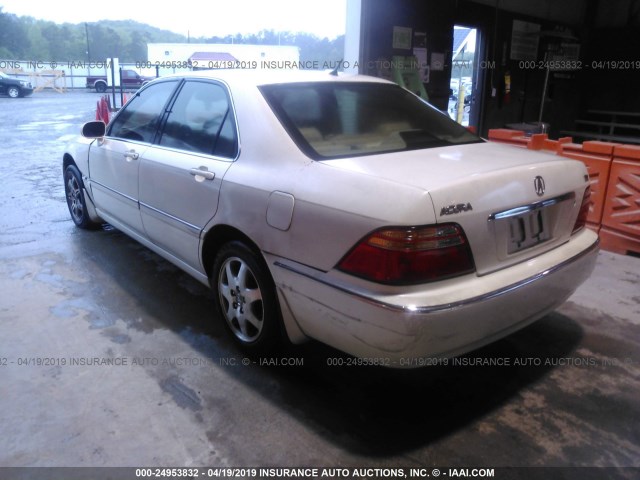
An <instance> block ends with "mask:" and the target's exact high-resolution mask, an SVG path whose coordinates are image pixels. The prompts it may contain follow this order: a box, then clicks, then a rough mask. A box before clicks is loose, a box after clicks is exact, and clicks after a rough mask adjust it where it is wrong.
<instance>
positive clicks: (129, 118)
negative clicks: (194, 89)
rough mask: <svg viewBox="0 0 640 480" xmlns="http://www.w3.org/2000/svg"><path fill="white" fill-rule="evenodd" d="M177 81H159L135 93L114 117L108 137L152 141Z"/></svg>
mask: <svg viewBox="0 0 640 480" xmlns="http://www.w3.org/2000/svg"><path fill="white" fill-rule="evenodd" d="M176 85H177V81H175V82H160V83H157V84H154V85H150V86H149V87H147V88H145V89H144V90H142V91H140V92H138V93H136V96H135V97H133V98H132V99H131V101H130V102H129V103H128V104H127V106H126V107H125V108H124V110H123V111H122V112H120V113H119V114H118V116H117V117H115V118H114V120H113V122H112V123H111V126H110V129H109V133H108V135H109V136H110V137H116V138H122V139H125V140H136V141H139V142H146V143H152V142H153V139H154V137H155V135H156V130H157V129H158V124H159V122H160V119H161V118H162V115H163V113H164V110H165V107H166V105H167V102H168V101H169V98H170V97H171V94H172V93H173V91H174V90H175V87H176Z"/></svg>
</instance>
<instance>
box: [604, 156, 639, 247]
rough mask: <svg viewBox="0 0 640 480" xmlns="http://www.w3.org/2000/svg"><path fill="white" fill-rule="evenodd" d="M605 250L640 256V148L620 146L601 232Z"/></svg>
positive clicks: (614, 164) (612, 168)
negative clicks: (638, 254)
mask: <svg viewBox="0 0 640 480" xmlns="http://www.w3.org/2000/svg"><path fill="white" fill-rule="evenodd" d="M600 240H601V245H602V248H604V249H605V250H609V251H611V252H616V253H621V254H626V253H629V252H636V253H640V147H639V146H635V145H618V146H616V147H615V148H614V151H613V163H612V164H611V173H610V174H609V182H608V186H607V196H606V200H605V204H604V211H603V216H602V228H601V229H600Z"/></svg>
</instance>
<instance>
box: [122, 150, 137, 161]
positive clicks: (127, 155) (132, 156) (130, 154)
mask: <svg viewBox="0 0 640 480" xmlns="http://www.w3.org/2000/svg"><path fill="white" fill-rule="evenodd" d="M139 157H140V154H139V153H137V152H136V151H135V150H129V151H128V152H124V158H126V159H127V160H137V159H138V158H139Z"/></svg>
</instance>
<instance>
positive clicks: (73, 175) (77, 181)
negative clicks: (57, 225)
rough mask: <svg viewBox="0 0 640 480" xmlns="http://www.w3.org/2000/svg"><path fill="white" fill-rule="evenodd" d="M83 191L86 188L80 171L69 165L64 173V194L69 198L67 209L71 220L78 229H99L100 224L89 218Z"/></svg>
mask: <svg viewBox="0 0 640 480" xmlns="http://www.w3.org/2000/svg"><path fill="white" fill-rule="evenodd" d="M83 190H84V186H83V183H82V175H80V170H78V167H76V166H75V165H69V166H68V167H67V168H66V169H65V171H64V193H65V197H66V198H67V207H68V208H69V213H70V214H71V220H73V223H75V224H76V225H77V226H78V227H80V228H84V229H87V230H90V229H94V228H97V227H98V226H100V224H99V223H96V222H94V221H93V220H91V218H90V217H89V214H88V212H87V204H86V201H85V199H84V191H83Z"/></svg>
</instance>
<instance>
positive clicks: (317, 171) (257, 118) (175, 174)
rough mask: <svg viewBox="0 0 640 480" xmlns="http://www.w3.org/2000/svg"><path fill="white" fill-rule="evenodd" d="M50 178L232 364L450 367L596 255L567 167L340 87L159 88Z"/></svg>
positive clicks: (288, 78) (535, 309) (272, 79)
mask: <svg viewBox="0 0 640 480" xmlns="http://www.w3.org/2000/svg"><path fill="white" fill-rule="evenodd" d="M63 170H64V183H65V189H66V195H67V201H68V206H69V210H70V213H71V217H72V219H73V221H74V222H75V223H76V224H77V225H78V226H79V227H83V228H91V227H95V226H97V225H99V224H101V223H102V222H104V221H106V222H108V223H110V224H111V225H113V226H115V227H116V228H118V229H120V230H121V231H123V232H124V233H126V234H128V235H130V236H131V237H133V238H134V239H136V240H138V241H139V242H141V243H142V244H144V245H146V246H147V247H148V248H150V249H151V250H153V251H155V252H156V253H158V254H159V255H161V256H163V257H164V258H166V259H167V260H169V261H170V262H173V263H174V264H175V265H177V266H179V267H180V268H182V269H183V270H184V271H186V272H188V273H189V274H191V275H192V276H193V277H195V278H196V279H198V280H199V281H201V282H202V283H204V284H206V285H208V286H210V287H211V288H212V289H213V291H214V292H215V295H214V297H215V314H212V319H214V318H216V317H221V318H222V319H223V321H224V323H225V325H226V326H227V327H228V329H229V331H230V333H231V334H232V336H233V338H234V339H235V340H236V341H237V343H238V344H239V345H240V346H241V347H243V348H244V349H246V350H248V351H250V352H251V351H252V352H259V353H266V352H269V351H274V349H275V348H277V343H278V342H279V341H281V340H283V339H289V340H290V341H292V342H294V343H300V342H303V341H305V340H307V339H309V338H313V339H316V340H319V341H321V342H324V343H326V344H329V345H331V346H333V347H335V348H338V349H340V350H342V351H344V352H347V353H349V354H352V355H354V356H357V357H360V358H362V359H366V360H367V361H373V362H375V363H376V364H380V365H386V366H390V367H411V366H417V365H421V364H422V363H423V361H424V360H425V359H431V358H436V357H438V358H439V357H447V356H455V355H459V354H462V353H464V352H468V351H470V350H472V349H475V348H478V347H480V346H482V345H485V344H487V343H489V342H492V341H494V340H496V339H498V338H501V337H504V336H506V335H508V334H509V333H511V332H514V331H515V330H518V329H520V328H522V327H524V326H526V325H528V324H530V323H531V322H533V321H535V320H536V319H538V318H541V317H543V316H544V315H546V314H548V313H549V312H551V311H552V310H553V309H555V308H556V307H558V306H559V305H560V304H562V303H563V302H564V301H565V300H566V299H567V298H568V297H569V296H570V295H571V294H572V293H573V292H574V291H575V289H576V288H577V287H578V286H579V285H580V284H581V283H582V282H583V281H584V280H585V279H586V278H587V277H588V276H589V274H590V273H591V271H592V270H593V267H594V264H595V260H596V255H597V250H598V238H597V235H596V234H595V233H593V232H592V231H590V230H589V229H587V228H585V222H586V216H587V213H588V210H589V205H590V201H589V178H588V176H587V172H586V169H585V167H584V166H583V165H582V164H581V163H580V162H576V161H572V160H567V159H564V158H560V157H557V156H554V155H549V154H543V153H538V152H532V151H527V150H522V149H516V148H514V147H510V146H505V145H499V144H492V143H487V142H485V141H483V140H481V139H480V138H478V137H476V136H474V135H472V134H471V133H469V132H468V131H467V130H466V129H464V128H463V127H461V126H459V125H457V124H456V123H454V122H453V121H451V120H450V119H449V118H448V117H447V116H446V115H444V114H442V113H440V112H439V111H438V110H436V109H435V108H433V107H432V106H430V105H428V104H427V103H425V102H424V101H422V100H421V99H420V98H418V97H417V96H415V95H414V94H412V93H410V92H408V91H406V90H404V89H402V88H400V87H399V86H397V85H395V84H393V83H390V82H387V81H384V80H381V79H376V78H371V77H364V76H358V75H354V76H347V75H339V76H336V75H332V74H330V73H328V72H249V71H209V72H197V73H195V72H194V73H193V74H183V75H176V76H169V77H163V78H160V79H157V80H155V81H153V82H151V83H150V84H148V85H147V86H146V87H143V88H142V89H141V90H139V91H138V92H137V93H136V94H135V96H134V97H132V98H131V99H130V100H129V102H128V103H127V104H126V105H125V106H124V108H122V109H121V110H120V111H119V112H118V114H117V115H116V116H115V117H114V118H113V119H112V121H111V122H110V123H109V125H108V126H106V128H105V125H104V123H102V122H90V123H88V124H86V125H85V126H84V128H83V137H82V138H80V139H79V140H78V141H76V142H74V143H72V144H70V145H69V147H68V149H67V151H66V153H65V154H64V159H63Z"/></svg>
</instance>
